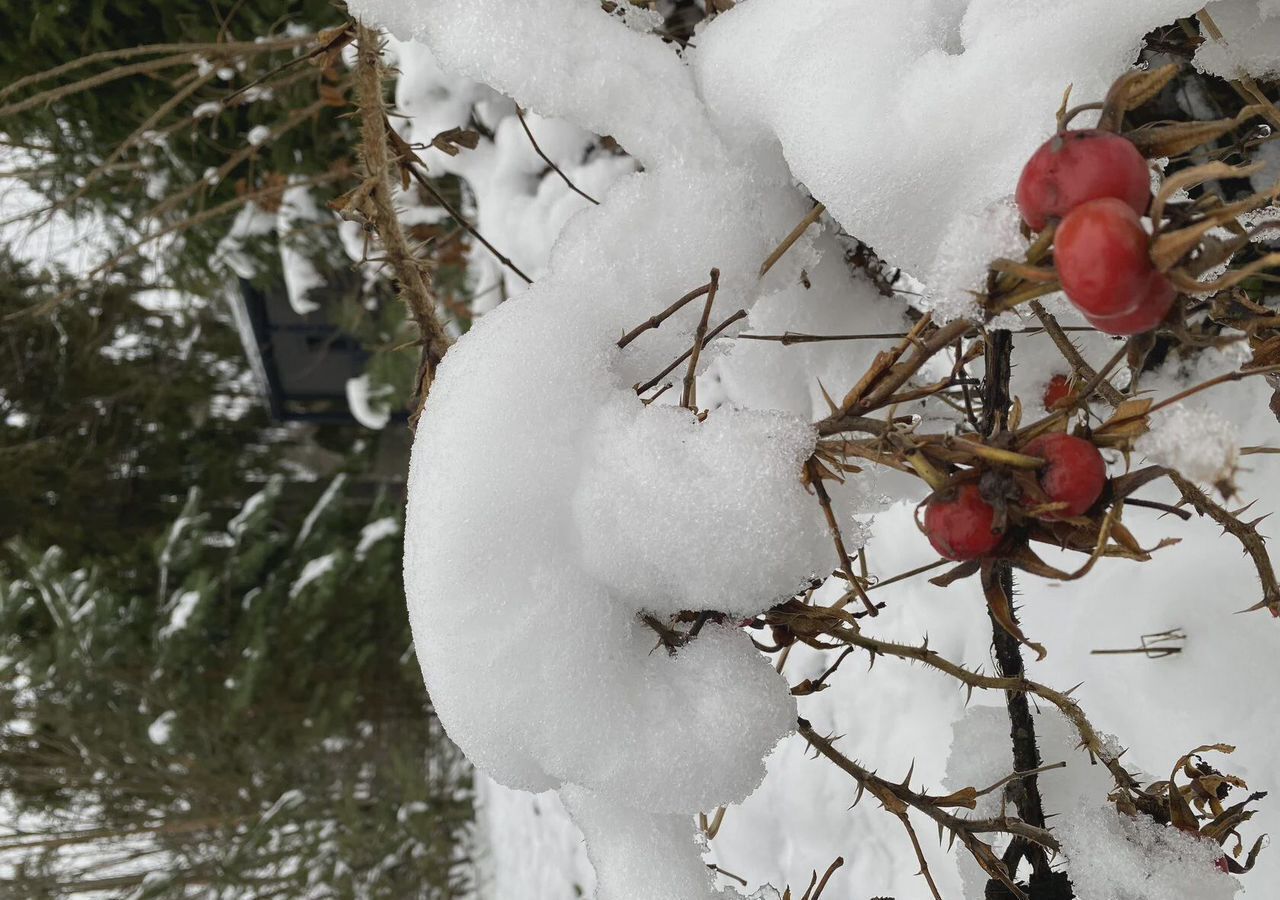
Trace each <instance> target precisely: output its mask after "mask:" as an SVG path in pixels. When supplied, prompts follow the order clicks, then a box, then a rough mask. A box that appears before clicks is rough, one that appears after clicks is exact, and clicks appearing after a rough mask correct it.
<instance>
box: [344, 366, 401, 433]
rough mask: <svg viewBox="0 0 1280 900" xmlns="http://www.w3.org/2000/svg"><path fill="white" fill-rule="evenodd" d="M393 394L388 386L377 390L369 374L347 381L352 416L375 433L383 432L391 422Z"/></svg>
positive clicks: (348, 401) (348, 404) (348, 405)
mask: <svg viewBox="0 0 1280 900" xmlns="http://www.w3.org/2000/svg"><path fill="white" fill-rule="evenodd" d="M391 393H392V391H391V390H390V389H389V388H388V387H387V386H384V387H383V389H382V390H375V389H374V387H373V383H372V380H371V379H370V378H369V374H368V373H367V372H366V373H365V374H363V375H357V376H355V377H354V378H348V379H347V407H348V408H349V409H350V410H351V415H352V416H353V417H354V418H355V420H356V421H357V422H359V423H360V424H361V425H363V426H364V427H365V428H371V429H373V430H374V431H381V430H382V429H383V428H386V427H387V423H388V422H390V421H391V401H390V396H389V395H390V394H391Z"/></svg>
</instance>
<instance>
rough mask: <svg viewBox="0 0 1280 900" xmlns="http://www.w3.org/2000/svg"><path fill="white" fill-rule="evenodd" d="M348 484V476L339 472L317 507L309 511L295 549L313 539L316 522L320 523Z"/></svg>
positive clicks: (295, 541)
mask: <svg viewBox="0 0 1280 900" xmlns="http://www.w3.org/2000/svg"><path fill="white" fill-rule="evenodd" d="M346 483H347V476H346V473H344V472H339V473H338V474H337V475H335V476H334V477H333V480H332V481H330V482H329V485H328V487H326V488H325V489H324V493H322V494H321V495H320V498H319V499H318V500H316V502H315V505H314V506H312V507H311V509H310V510H308V511H307V515H306V518H304V519H303V520H302V527H301V528H299V529H298V536H297V538H296V539H295V540H294V542H293V545H294V546H295V547H301V546H302V545H303V544H305V543H306V542H307V538H309V537H311V532H312V531H313V530H314V529H315V527H316V522H318V521H320V516H322V515H323V514H324V512H325V510H327V509H328V508H329V506H330V505H331V504H332V503H333V502H334V500H336V499H338V496H339V495H340V494H341V493H342V489H343V488H344V487H345V486H346Z"/></svg>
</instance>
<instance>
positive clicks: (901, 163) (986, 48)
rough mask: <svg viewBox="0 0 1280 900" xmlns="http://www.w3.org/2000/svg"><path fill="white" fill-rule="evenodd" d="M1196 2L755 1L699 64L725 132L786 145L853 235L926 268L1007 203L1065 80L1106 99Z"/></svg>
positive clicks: (707, 33) (704, 48) (711, 32)
mask: <svg viewBox="0 0 1280 900" xmlns="http://www.w3.org/2000/svg"><path fill="white" fill-rule="evenodd" d="M1198 8H1199V5H1198V4H1196V3H1195V2H1189V0H1145V2H1142V3H1112V2H1109V0H1082V2H1077V3H1072V4H1069V5H1068V4H1059V5H1057V6H1052V7H1046V6H1044V5H1043V4H1038V3H1033V2H1026V0H971V2H969V3H967V4H966V3H963V2H960V0H904V2H897V3H892V4H885V3H880V2H877V0H838V2H832V3H813V4H796V3H794V2H791V0H751V2H750V3H743V4H739V5H738V6H736V7H735V8H733V9H732V10H730V11H729V12H727V13H725V14H723V15H720V16H717V17H716V20H715V21H714V22H713V24H712V25H711V26H709V27H707V28H706V29H705V30H704V32H703V33H702V34H701V35H700V36H699V38H698V41H697V44H698V49H697V52H696V53H694V54H692V62H693V65H694V66H695V68H696V70H697V73H698V81H699V84H700V86H701V88H702V93H703V96H704V97H705V98H706V101H707V103H708V105H709V106H710V107H711V108H712V109H713V110H714V112H715V115H716V117H717V121H718V122H719V123H720V125H721V128H722V129H723V130H724V131H726V132H730V133H733V134H734V135H735V136H736V137H738V139H739V140H742V141H752V142H755V143H757V144H761V145H768V144H770V143H773V142H777V143H779V144H780V145H781V148H782V152H783V154H784V155H785V157H786V160H787V163H788V164H789V166H790V169H791V171H792V172H793V173H794V175H795V177H796V178H798V179H799V180H800V181H802V182H803V183H804V184H805V186H806V187H808V189H809V190H810V191H812V192H813V194H814V196H815V197H817V199H819V200H821V201H822V202H824V203H825V204H826V205H827V208H828V209H829V210H830V211H831V213H832V214H833V215H834V216H835V218H836V219H837V220H839V222H840V223H841V224H842V225H843V226H844V227H845V228H846V229H847V230H848V231H849V232H850V233H851V234H854V235H856V236H857V237H858V238H860V239H861V240H864V241H866V242H868V243H869V244H871V246H873V247H875V248H876V250H877V252H879V253H880V254H881V255H882V256H885V257H887V258H889V259H890V260H892V261H893V262H894V263H895V264H898V265H901V266H904V267H905V268H907V269H909V270H911V271H914V272H917V273H924V272H927V271H929V269H930V267H931V266H932V264H933V262H934V260H935V258H936V255H937V252H938V247H939V246H940V245H941V243H942V241H943V240H944V238H945V236H946V235H947V233H948V232H949V231H950V230H951V229H953V228H955V227H957V221H956V220H957V218H959V217H960V216H961V215H963V214H966V213H972V212H974V211H977V210H982V209H985V208H987V207H988V206H989V205H990V204H992V203H994V202H996V201H998V200H1000V199H1001V198H1003V197H1006V196H1007V195H1008V194H1009V193H1010V190H1011V187H1012V186H1013V185H1014V184H1015V183H1016V181H1017V176H1018V173H1019V171H1021V168H1022V165H1023V163H1024V162H1025V161H1026V159H1027V158H1028V157H1029V156H1030V155H1031V153H1032V152H1033V151H1034V150H1035V149H1036V147H1038V146H1039V145H1040V144H1041V143H1042V142H1043V141H1044V140H1045V139H1046V138H1048V137H1049V136H1050V134H1052V132H1053V130H1054V125H1055V123H1054V117H1053V114H1054V111H1055V110H1057V108H1058V106H1059V104H1060V103H1061V101H1062V93H1063V91H1064V90H1065V89H1066V87H1067V86H1068V85H1073V91H1072V96H1073V97H1076V98H1080V100H1081V101H1083V100H1085V99H1093V98H1098V97H1102V96H1103V95H1104V94H1105V92H1106V89H1107V87H1108V86H1109V85H1110V83H1111V82H1112V80H1113V79H1114V78H1115V77H1116V76H1117V75H1118V74H1119V73H1121V72H1122V71H1124V69H1125V68H1127V67H1128V66H1129V64H1130V63H1131V62H1132V60H1133V59H1134V58H1135V56H1136V52H1137V50H1138V48H1139V46H1140V44H1141V40H1142V36H1143V35H1144V34H1146V33H1147V32H1148V31H1149V30H1151V29H1152V28H1154V27H1156V26H1158V25H1164V24H1167V23H1169V22H1172V21H1174V20H1175V19H1177V18H1178V17H1179V16H1185V15H1190V14H1192V13H1194V12H1195V11H1196V9H1198ZM1014 72H1016V73H1017V77H1016V78H1014V77H1011V76H1010V73H1014ZM836 73H838V74H836ZM995 98H999V100H998V102H995ZM1086 121H1087V120H1085V119H1082V120H1081V124H1084V123H1085V122H1086Z"/></svg>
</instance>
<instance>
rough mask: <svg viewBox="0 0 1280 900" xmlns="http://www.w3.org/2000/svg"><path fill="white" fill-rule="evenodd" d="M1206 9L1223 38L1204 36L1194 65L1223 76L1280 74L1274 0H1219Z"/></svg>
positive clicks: (1279, 36) (1279, 30)
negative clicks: (1213, 38) (1204, 39)
mask: <svg viewBox="0 0 1280 900" xmlns="http://www.w3.org/2000/svg"><path fill="white" fill-rule="evenodd" d="M1205 10H1206V11H1207V12H1208V13H1209V15H1210V16H1211V17H1212V18H1213V22H1214V24H1216V25H1217V26H1218V28H1219V29H1220V30H1221V31H1222V35H1223V38H1224V40H1222V41H1216V40H1207V41H1205V42H1204V44H1202V45H1201V47H1200V49H1199V50H1198V51H1197V52H1196V57H1195V60H1194V63H1195V66H1196V68H1197V69H1199V70H1200V71H1202V72H1208V73H1210V74H1212V75H1218V76H1220V77H1222V78H1239V77H1240V76H1241V75H1251V76H1253V77H1255V78H1272V77H1274V76H1275V75H1277V74H1280V18H1278V17H1277V12H1278V9H1277V7H1276V4H1275V0H1221V2H1217V3H1209V4H1207V5H1206V6H1205Z"/></svg>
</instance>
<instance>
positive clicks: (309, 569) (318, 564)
mask: <svg viewBox="0 0 1280 900" xmlns="http://www.w3.org/2000/svg"><path fill="white" fill-rule="evenodd" d="M337 564H338V554H337V553H326V554H325V555H324V556H317V557H316V558H315V559H309V560H307V562H306V565H304V566H303V567H302V571H301V572H299V573H298V577H297V578H296V579H294V582H293V584H291V585H289V597H290V598H293V597H297V596H298V595H300V594H301V593H302V592H303V591H304V590H306V589H307V587H308V586H309V585H311V584H313V583H314V582H316V581H318V580H320V579H321V578H323V577H324V576H325V575H328V574H329V573H330V572H332V571H333V569H334V567H335V566H336V565H337Z"/></svg>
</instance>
